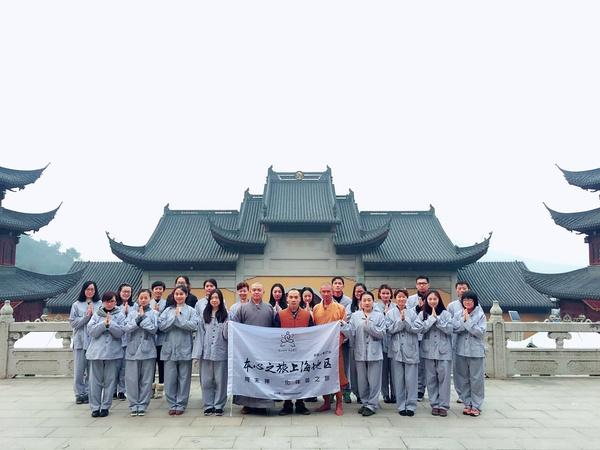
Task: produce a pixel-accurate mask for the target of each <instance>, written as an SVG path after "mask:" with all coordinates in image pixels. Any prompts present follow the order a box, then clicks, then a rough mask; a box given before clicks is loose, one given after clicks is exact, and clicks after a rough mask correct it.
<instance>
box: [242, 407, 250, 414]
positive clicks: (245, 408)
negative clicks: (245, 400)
mask: <svg viewBox="0 0 600 450" xmlns="http://www.w3.org/2000/svg"><path fill="white" fill-rule="evenodd" d="M251 412H252V411H251V410H250V408H248V407H247V406H244V407H243V408H242V409H240V414H250V413H251Z"/></svg>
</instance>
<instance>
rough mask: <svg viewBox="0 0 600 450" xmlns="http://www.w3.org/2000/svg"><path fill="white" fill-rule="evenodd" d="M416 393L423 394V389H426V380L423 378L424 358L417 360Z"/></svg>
mask: <svg viewBox="0 0 600 450" xmlns="http://www.w3.org/2000/svg"><path fill="white" fill-rule="evenodd" d="M418 375H419V381H418V391H419V392H421V393H423V394H424V393H425V388H426V387H427V379H426V377H425V358H423V357H420V358H419V368H418Z"/></svg>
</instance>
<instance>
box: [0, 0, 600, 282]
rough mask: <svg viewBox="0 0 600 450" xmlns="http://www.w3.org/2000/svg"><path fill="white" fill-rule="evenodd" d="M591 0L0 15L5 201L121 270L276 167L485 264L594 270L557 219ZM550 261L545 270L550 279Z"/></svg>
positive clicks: (40, 10)
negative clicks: (171, 225) (185, 219)
mask: <svg viewBox="0 0 600 450" xmlns="http://www.w3.org/2000/svg"><path fill="white" fill-rule="evenodd" d="M598 23H600V2H597V1H589V2H584V1H576V2H567V1H561V2H556V1H548V0H544V1H524V0H519V1H502V2H487V1H480V0H478V1H469V2H467V1H440V2H431V1H418V2H410V3H409V2H399V1H390V2H383V1H364V2H355V1H348V0H345V1H340V2H333V1H323V0H319V1H302V2H287V1H281V0H279V1H272V2H265V1H248V0H245V1H240V2H236V1H215V2H198V1H189V2H172V1H169V2H167V1H165V2H155V1H140V2H127V1H123V0H119V1H101V2H82V1H72V2H60V1H53V2H47V1H42V2H35V1H29V2H8V1H7V2H2V3H0V43H1V44H0V61H1V69H0V151H1V157H0V165H2V166H6V167H10V168H17V169H34V168H38V167H41V166H44V165H46V164H47V163H51V164H50V166H49V167H48V169H47V170H46V172H45V173H44V175H43V176H42V178H40V179H39V180H38V181H37V182H36V183H35V184H34V185H32V186H30V187H28V188H27V189H26V190H24V191H21V192H19V193H8V194H7V197H6V199H5V201H4V202H3V206H4V207H7V208H11V209H16V210H19V211H23V212H42V211H47V210H51V209H53V208H55V207H56V206H57V205H58V204H59V203H60V202H63V205H62V207H61V209H60V210H59V212H58V214H57V216H56V218H55V220H54V221H53V222H51V224H50V225H48V226H47V227H45V228H43V229H42V230H41V231H40V232H39V233H36V234H35V235H34V236H35V237H36V238H40V239H46V240H49V241H60V242H61V243H62V244H63V245H64V246H65V247H75V248H76V249H77V250H79V251H80V252H81V254H82V256H83V259H90V260H112V259H116V258H115V257H114V256H113V255H112V253H111V252H110V249H109V245H108V241H107V239H106V236H105V234H104V232H105V231H109V232H110V233H111V235H112V236H113V237H115V238H116V239H117V240H119V241H123V242H124V243H126V244H130V245H143V244H145V243H146V242H147V240H148V238H149V237H150V235H151V233H152V231H153V230H154V228H155V226H156V224H157V222H158V220H159V218H160V217H161V215H162V213H163V207H164V205H165V204H167V203H169V204H170V207H171V208H172V209H239V206H240V202H241V201H242V197H243V191H244V190H245V189H246V188H248V187H249V188H250V192H252V193H257V194H258V193H262V189H263V186H264V182H265V177H266V175H267V169H268V167H269V166H270V165H273V168H274V169H275V170H277V171H296V170H304V171H322V170H325V168H326V166H327V165H329V166H330V167H331V169H332V173H333V179H334V184H335V187H336V191H337V193H338V194H345V193H347V192H348V189H352V190H353V191H354V192H355V196H356V200H357V202H358V205H359V208H360V209H361V210H426V209H428V208H429V205H430V204H432V205H433V206H434V207H435V209H436V214H437V216H438V218H439V220H440V221H441V223H442V225H443V226H444V229H445V230H446V232H447V233H448V235H449V237H450V239H452V241H453V242H454V243H455V244H457V245H461V246H463V245H471V244H474V243H475V242H479V241H481V240H482V239H484V238H485V237H486V236H487V234H488V233H489V232H490V231H493V232H494V234H493V237H492V241H491V247H490V252H489V254H488V255H487V256H486V259H492V260H515V259H518V260H523V261H525V262H526V263H527V264H528V266H529V267H530V268H531V269H533V270H540V271H549V272H552V271H561V270H567V269H569V268H578V267H582V266H584V265H586V264H587V262H588V257H587V254H588V253H587V245H586V244H584V242H583V237H582V236H578V235H576V234H574V233H570V232H568V231H566V230H564V229H562V228H560V227H558V226H557V225H555V224H554V222H553V221H552V220H551V218H550V215H549V214H548V212H547V211H546V209H545V208H544V205H543V202H546V203H547V204H548V206H550V207H551V208H553V209H555V210H558V211H579V210H587V209H592V208H597V207H599V206H600V201H599V198H598V194H597V193H595V194H594V193H589V192H586V191H582V190H580V189H578V188H575V187H573V186H570V185H568V184H567V183H566V181H565V180H564V178H563V176H562V173H561V172H560V171H559V170H558V169H557V168H556V166H555V164H558V165H560V166H561V167H563V168H565V169H568V170H586V169H592V168H597V167H600V158H598V155H599V150H600V135H599V130H600V128H599V127H598V123H599V122H600V82H599V80H600V58H599V57H598V55H599V54H600V49H599V44H600V27H599V26H598ZM553 269H556V270H553Z"/></svg>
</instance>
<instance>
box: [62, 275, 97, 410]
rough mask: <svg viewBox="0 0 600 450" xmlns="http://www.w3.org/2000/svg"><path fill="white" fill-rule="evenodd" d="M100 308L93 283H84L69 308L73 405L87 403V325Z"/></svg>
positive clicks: (88, 337)
mask: <svg viewBox="0 0 600 450" xmlns="http://www.w3.org/2000/svg"><path fill="white" fill-rule="evenodd" d="M100 306H102V302H101V301H100V295H99V294H98V286H96V283H95V282H93V281H86V282H85V283H83V286H82V287H81V291H80V292H79V297H78V298H77V301H76V302H75V303H73V305H72V306H71V312H70V314H69V324H70V325H71V328H72V329H73V390H74V391H75V403H77V404H78V405H80V404H82V403H89V386H88V378H89V373H90V371H89V362H88V360H87V358H86V357H85V353H86V350H87V348H88V346H89V345H90V334H89V333H88V331H87V325H88V323H89V322H90V319H91V318H92V316H93V314H94V313H95V312H96V311H97V310H98V308H100Z"/></svg>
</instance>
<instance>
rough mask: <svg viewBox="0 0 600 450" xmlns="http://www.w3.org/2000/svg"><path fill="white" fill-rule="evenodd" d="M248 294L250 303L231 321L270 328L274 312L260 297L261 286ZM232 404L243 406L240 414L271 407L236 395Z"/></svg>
mask: <svg viewBox="0 0 600 450" xmlns="http://www.w3.org/2000/svg"><path fill="white" fill-rule="evenodd" d="M250 292H251V296H252V297H251V299H250V301H249V302H248V303H244V304H242V305H240V307H239V309H238V310H237V314H236V316H235V318H231V320H234V321H236V322H239V323H244V324H246V325H254V326H257V327H269V328H270V327H272V326H273V320H274V316H275V310H274V309H273V307H272V306H271V305H269V304H268V303H265V302H263V299H262V297H263V294H264V292H265V290H264V288H263V285H262V284H260V283H253V284H252V286H250ZM234 403H235V404H236V405H241V406H243V408H242V410H241V411H240V412H241V413H242V414H249V413H262V414H266V413H267V409H268V408H272V407H273V400H270V399H264V398H254V397H246V396H244V395H236V396H235V398H234Z"/></svg>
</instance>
